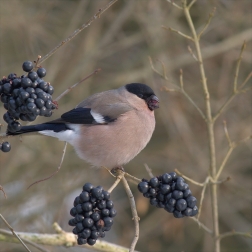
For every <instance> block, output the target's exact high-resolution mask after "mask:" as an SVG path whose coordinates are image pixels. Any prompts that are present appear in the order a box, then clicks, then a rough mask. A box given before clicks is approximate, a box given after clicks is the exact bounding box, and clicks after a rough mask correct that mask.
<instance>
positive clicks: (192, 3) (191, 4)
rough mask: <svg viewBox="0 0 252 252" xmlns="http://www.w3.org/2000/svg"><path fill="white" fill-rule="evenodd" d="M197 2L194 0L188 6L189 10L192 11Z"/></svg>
mask: <svg viewBox="0 0 252 252" xmlns="http://www.w3.org/2000/svg"><path fill="white" fill-rule="evenodd" d="M196 1H197V0H192V2H191V3H190V4H189V5H188V7H187V8H188V10H190V9H191V7H192V6H193V5H194V4H195V2H196Z"/></svg>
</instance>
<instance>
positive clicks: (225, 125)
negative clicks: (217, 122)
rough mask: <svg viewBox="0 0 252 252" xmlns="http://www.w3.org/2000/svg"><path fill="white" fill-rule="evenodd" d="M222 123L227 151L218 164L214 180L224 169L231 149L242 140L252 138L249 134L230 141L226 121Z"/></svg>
mask: <svg viewBox="0 0 252 252" xmlns="http://www.w3.org/2000/svg"><path fill="white" fill-rule="evenodd" d="M223 125H224V131H225V135H226V138H227V141H228V145H229V149H228V152H227V154H226V156H225V157H224V159H223V161H222V163H221V165H220V168H219V170H218V172H217V174H216V176H215V180H218V178H219V177H220V175H221V173H222V171H223V169H224V167H225V165H226V163H227V161H228V159H229V157H230V155H231V153H232V151H233V150H234V149H235V148H236V147H237V146H238V145H239V144H241V143H243V142H245V141H248V140H249V139H252V135H251V136H248V137H246V138H244V139H242V140H240V141H237V142H234V141H232V140H231V139H230V136H229V134H228V129H227V123H226V121H224V122H223Z"/></svg>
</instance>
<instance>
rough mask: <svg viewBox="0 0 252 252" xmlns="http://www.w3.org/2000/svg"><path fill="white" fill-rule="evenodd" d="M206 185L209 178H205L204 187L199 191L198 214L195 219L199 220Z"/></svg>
mask: <svg viewBox="0 0 252 252" xmlns="http://www.w3.org/2000/svg"><path fill="white" fill-rule="evenodd" d="M208 183H209V176H207V177H206V180H205V182H204V186H203V188H202V191H201V195H200V203H199V212H198V215H197V219H199V218H200V214H201V209H202V205H203V199H204V197H205V191H206V187H207V185H208Z"/></svg>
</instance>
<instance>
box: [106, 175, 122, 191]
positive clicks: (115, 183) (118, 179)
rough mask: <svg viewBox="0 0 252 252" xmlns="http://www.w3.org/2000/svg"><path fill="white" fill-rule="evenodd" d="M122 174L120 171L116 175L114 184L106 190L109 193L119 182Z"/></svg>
mask: <svg viewBox="0 0 252 252" xmlns="http://www.w3.org/2000/svg"><path fill="white" fill-rule="evenodd" d="M123 176H124V174H123V173H120V174H119V175H118V176H116V181H115V182H114V184H113V185H112V186H111V187H110V188H109V189H108V192H109V193H111V192H112V191H113V190H114V189H115V188H116V186H117V185H118V184H119V182H120V181H121V179H122V177H123Z"/></svg>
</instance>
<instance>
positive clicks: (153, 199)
mask: <svg viewBox="0 0 252 252" xmlns="http://www.w3.org/2000/svg"><path fill="white" fill-rule="evenodd" d="M138 190H139V191H140V192H141V193H143V196H144V197H146V198H149V199H150V204H151V205H153V206H156V207H159V208H164V209H165V210H166V211H167V212H169V213H173V215H174V217H176V218H182V217H184V216H195V215H196V214H197V213H198V208H197V206H196V204H197V199H196V198H195V197H194V196H192V192H191V190H190V189H189V186H188V184H186V183H185V180H184V179H183V178H182V177H179V176H177V174H176V173H175V172H171V173H165V174H163V175H161V176H158V177H154V178H151V179H150V181H148V180H147V179H142V182H140V183H139V184H138Z"/></svg>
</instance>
